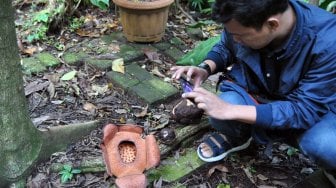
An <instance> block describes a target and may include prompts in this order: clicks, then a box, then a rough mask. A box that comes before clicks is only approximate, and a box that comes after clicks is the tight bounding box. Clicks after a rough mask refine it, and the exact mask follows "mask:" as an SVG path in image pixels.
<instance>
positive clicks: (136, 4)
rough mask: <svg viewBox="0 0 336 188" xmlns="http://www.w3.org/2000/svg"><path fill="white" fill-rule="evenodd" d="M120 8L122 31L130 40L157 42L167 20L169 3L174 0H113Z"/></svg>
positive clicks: (161, 35) (162, 33) (160, 37)
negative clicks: (146, 0)
mask: <svg viewBox="0 0 336 188" xmlns="http://www.w3.org/2000/svg"><path fill="white" fill-rule="evenodd" d="M113 2H114V3H115V4H116V5H117V6H118V7H119V8H120V19H121V25H122V27H123V33H124V35H125V36H126V38H127V40H128V41H130V42H158V41H160V40H161V39H162V37H163V35H164V32H165V29H166V24H167V20H168V11H169V5H170V4H172V3H173V2H174V0H154V1H151V2H145V1H141V0H113Z"/></svg>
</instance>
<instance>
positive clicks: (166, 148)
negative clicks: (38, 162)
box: [50, 120, 209, 173]
mask: <svg viewBox="0 0 336 188" xmlns="http://www.w3.org/2000/svg"><path fill="white" fill-rule="evenodd" d="M208 127H209V124H208V123H207V122H206V121H205V120H203V121H202V122H201V123H200V124H197V125H188V126H184V127H181V128H178V129H176V140H175V141H174V142H173V143H172V144H170V145H165V144H162V143H160V144H159V148H160V153H161V158H165V157H167V155H168V154H169V153H170V152H171V151H172V150H173V149H176V147H177V146H179V145H184V142H185V141H186V142H188V143H190V141H191V140H196V139H198V136H199V135H201V133H202V132H203V131H204V130H207V129H208ZM187 145H189V144H187ZM66 164H68V165H70V166H73V167H74V168H76V169H80V170H81V172H83V173H88V172H92V173H93V172H105V171H106V168H105V163H104V159H103V157H102V156H99V157H90V158H83V159H82V160H81V162H80V163H79V164H78V161H77V162H76V164H73V163H72V162H68V163H66ZM64 165H65V164H64V163H53V164H52V165H51V167H50V171H51V172H55V173H57V172H60V171H61V170H62V169H63V166H64Z"/></svg>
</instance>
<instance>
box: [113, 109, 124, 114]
mask: <svg viewBox="0 0 336 188" xmlns="http://www.w3.org/2000/svg"><path fill="white" fill-rule="evenodd" d="M114 111H115V112H116V113H117V114H126V113H127V110H125V109H117V110H114Z"/></svg>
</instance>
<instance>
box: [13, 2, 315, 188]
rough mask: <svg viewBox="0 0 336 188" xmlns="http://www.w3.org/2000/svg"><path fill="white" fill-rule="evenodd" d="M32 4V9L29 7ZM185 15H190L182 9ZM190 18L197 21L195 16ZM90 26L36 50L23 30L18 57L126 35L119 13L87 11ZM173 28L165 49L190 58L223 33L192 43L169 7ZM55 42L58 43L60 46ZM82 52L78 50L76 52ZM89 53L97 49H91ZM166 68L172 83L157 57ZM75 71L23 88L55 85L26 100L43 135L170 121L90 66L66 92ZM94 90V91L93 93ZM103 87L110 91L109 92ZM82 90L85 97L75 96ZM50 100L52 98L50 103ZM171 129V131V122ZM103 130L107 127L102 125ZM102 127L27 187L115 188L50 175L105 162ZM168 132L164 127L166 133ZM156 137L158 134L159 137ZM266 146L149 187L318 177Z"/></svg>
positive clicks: (291, 153) (184, 22)
mask: <svg viewBox="0 0 336 188" xmlns="http://www.w3.org/2000/svg"><path fill="white" fill-rule="evenodd" d="M27 2H28V1H27ZM31 5H32V4H29V3H28V4H23V5H21V6H19V7H17V23H22V22H24V17H25V16H24V15H26V14H28V13H29V11H30V10H31ZM184 8H186V9H188V8H187V7H184ZM190 15H192V16H194V19H195V20H198V18H197V17H199V15H198V14H197V13H195V14H193V13H192V12H190ZM78 16H82V17H84V18H85V22H84V24H83V25H82V26H81V27H80V28H77V30H76V31H71V29H70V28H69V27H67V26H64V28H62V29H61V31H60V32H58V33H57V34H52V35H50V36H49V37H50V38H51V40H49V41H45V42H38V43H33V44H30V43H27V41H25V40H24V39H21V37H22V36H23V34H22V33H23V32H22V30H20V28H18V36H19V37H18V38H19V39H21V41H19V47H20V49H21V53H22V54H21V56H22V57H28V56H31V55H32V54H36V53H39V52H50V53H53V54H56V55H58V56H59V57H62V54H63V53H64V52H66V51H67V50H69V49H77V51H83V49H84V48H86V47H85V46H83V43H87V44H90V45H92V43H89V42H87V41H94V40H96V39H97V38H99V37H101V36H103V35H108V34H109V33H113V32H116V31H118V32H119V31H121V30H122V28H121V25H120V23H119V21H118V18H117V16H116V15H115V13H114V10H112V8H111V10H110V11H108V12H101V11H100V10H98V9H92V8H90V9H82V10H80V11H79V15H78ZM168 19H169V20H168V26H167V30H166V34H165V36H164V37H163V41H169V40H171V38H173V37H177V38H179V39H180V40H181V41H183V42H184V44H185V45H186V51H188V50H190V49H192V48H193V47H195V45H196V43H197V42H198V41H200V40H204V39H206V38H208V37H210V36H213V35H215V34H216V33H219V32H220V30H221V28H220V26H218V25H216V24H205V25H203V26H202V28H201V29H200V30H199V31H200V32H199V33H198V38H194V37H192V36H191V34H188V32H187V28H188V27H187V26H188V25H190V24H191V20H190V19H189V18H188V17H187V16H186V15H185V14H183V13H181V11H180V10H179V9H178V8H176V7H172V8H171V12H170V14H169V18H168ZM55 41H56V42H55ZM78 44H81V45H78ZM99 45H100V44H99V43H97V44H96V48H97V51H96V53H97V54H96V55H97V56H99ZM90 48H92V46H90ZM110 49H111V50H117V49H118V46H110ZM158 55H159V58H160V61H162V62H164V66H159V71H160V73H162V74H163V75H164V78H167V79H169V78H170V74H169V68H170V67H171V66H173V65H174V63H175V62H172V61H167V58H166V57H164V55H162V54H158ZM140 63H142V65H143V67H145V68H146V69H147V70H148V71H151V70H153V68H154V67H153V64H152V63H151V62H150V61H148V60H147V61H143V62H140ZM70 67H71V66H69V65H67V64H62V65H60V66H57V67H53V68H49V69H48V70H47V71H45V72H43V73H39V74H33V75H25V76H24V80H25V84H26V85H29V84H31V83H33V82H36V83H42V82H43V81H42V80H46V79H48V80H52V79H55V82H54V85H53V87H52V88H48V89H46V88H44V89H42V90H36V91H34V92H32V93H30V94H29V95H27V100H28V101H29V111H30V114H31V118H32V120H33V122H34V124H35V125H36V127H38V128H42V127H50V126H56V125H58V126H61V125H66V124H72V123H78V122H86V121H90V120H101V121H102V122H105V123H108V122H110V123H116V124H123V123H127V122H132V123H135V124H139V125H144V124H146V123H157V122H160V121H161V120H162V121H161V122H165V121H164V120H165V118H167V117H168V119H169V116H170V113H171V110H172V107H173V104H175V103H176V101H174V100H167V101H164V102H162V103H160V104H158V105H156V106H151V107H150V109H146V111H147V112H146V113H145V114H143V115H139V114H141V112H143V110H144V109H145V108H146V104H144V103H143V101H140V100H139V99H138V98H136V97H134V96H131V95H127V93H126V92H125V91H124V90H123V89H122V88H120V87H117V86H114V85H113V84H112V83H111V82H110V80H108V79H107V78H106V76H105V73H104V72H102V71H101V70H98V69H95V68H93V67H91V66H88V65H86V64H84V65H81V66H77V67H76V68H77V70H78V72H79V74H77V76H78V78H77V80H76V81H75V82H72V84H70V85H69V84H64V83H63V82H60V81H59V77H58V78H57V76H55V75H59V73H60V72H64V70H69V69H70ZM92 85H95V86H96V87H88V86H92ZM105 86H106V87H105ZM77 89H79V90H80V91H81V92H77V91H78V90H77ZM51 93H53V95H52V96H51ZM169 122H170V123H171V124H170V126H173V125H174V123H173V122H171V121H169ZM105 123H102V126H103V125H104V124H105ZM102 126H100V127H99V128H97V129H96V130H94V131H92V132H91V134H90V135H88V136H87V137H85V138H84V139H83V140H81V141H80V142H77V143H74V144H72V145H71V146H69V147H68V149H67V150H66V151H64V152H58V153H55V154H54V155H52V156H51V157H50V160H49V161H47V162H45V163H42V164H40V165H38V166H37V167H36V169H35V170H34V172H33V173H32V174H31V176H30V177H29V178H28V179H27V187H111V186H112V185H113V182H114V178H113V177H110V176H108V175H107V173H106V172H91V173H80V174H75V175H74V178H73V179H72V180H71V181H69V182H67V183H61V175H60V174H59V172H53V171H52V170H51V169H50V167H51V166H52V165H53V164H55V163H65V162H67V161H80V160H81V159H83V158H86V157H95V156H101V155H102V152H101V149H100V144H101V142H102ZM163 126H167V125H163ZM156 131H157V130H156ZM199 143H200V140H195V141H194V142H193V144H192V145H191V146H190V147H193V148H195V149H196V147H197V145H198V144H199ZM264 150H265V146H251V148H250V149H247V150H246V151H243V152H238V153H235V154H232V155H230V156H228V157H227V158H226V159H224V160H223V161H220V162H216V163H209V164H207V165H205V166H203V167H202V168H200V169H197V170H195V171H194V172H192V173H191V174H190V175H188V176H186V177H184V178H182V179H180V180H179V181H178V182H174V183H166V182H162V183H160V184H158V183H157V182H156V184H155V183H151V184H150V185H149V186H150V187H200V188H207V187H291V186H292V185H294V184H295V183H297V182H299V181H301V180H302V179H304V178H305V177H306V176H307V175H308V174H309V173H311V172H312V171H315V170H317V166H316V165H315V164H314V163H312V162H311V161H309V160H308V159H307V158H306V157H305V156H303V155H302V154H301V153H300V152H299V151H298V150H296V149H295V148H292V147H290V146H288V145H286V144H284V143H281V142H276V143H274V144H273V150H272V155H271V156H266V157H265V155H264ZM183 152H184V148H176V149H175V150H174V151H172V152H171V153H170V156H179V155H183Z"/></svg>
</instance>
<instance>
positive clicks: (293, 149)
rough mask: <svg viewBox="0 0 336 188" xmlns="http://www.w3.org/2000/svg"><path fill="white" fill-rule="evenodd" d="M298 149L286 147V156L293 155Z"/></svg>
mask: <svg viewBox="0 0 336 188" xmlns="http://www.w3.org/2000/svg"><path fill="white" fill-rule="evenodd" d="M298 151H299V150H298V149H296V148H293V147H289V148H288V149H287V155H288V156H293V155H295V154H296V153H297V152H298Z"/></svg>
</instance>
